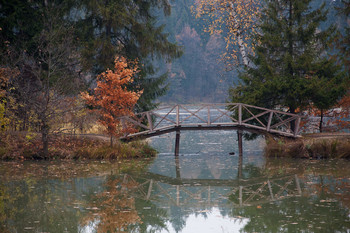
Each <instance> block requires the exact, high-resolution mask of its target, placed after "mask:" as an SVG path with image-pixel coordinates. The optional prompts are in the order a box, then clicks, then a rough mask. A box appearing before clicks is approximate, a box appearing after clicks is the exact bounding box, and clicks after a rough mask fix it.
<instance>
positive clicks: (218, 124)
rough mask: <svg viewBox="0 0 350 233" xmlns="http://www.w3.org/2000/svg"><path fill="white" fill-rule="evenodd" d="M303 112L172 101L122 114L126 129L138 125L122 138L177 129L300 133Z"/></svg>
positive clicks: (154, 134) (282, 133) (291, 134)
mask: <svg viewBox="0 0 350 233" xmlns="http://www.w3.org/2000/svg"><path fill="white" fill-rule="evenodd" d="M300 120H301V116H299V115H297V114H291V113H287V112H282V111H277V110H272V109H266V108H261V107H256V106H252V105H247V104H242V103H227V104H197V105H173V106H169V107H162V108H159V109H156V110H152V111H148V112H142V113H138V114H136V115H135V116H133V117H130V116H125V117H122V118H121V122H122V125H123V129H124V130H125V131H127V128H128V127H133V128H138V129H139V132H137V133H133V134H125V135H124V136H123V137H122V139H124V140H125V139H133V138H135V137H152V136H156V135H160V134H164V133H168V132H171V131H175V130H179V129H180V130H217V129H241V130H247V131H255V132H259V133H263V134H264V133H269V134H276V135H279V136H284V137H292V138H295V137H299V125H300Z"/></svg>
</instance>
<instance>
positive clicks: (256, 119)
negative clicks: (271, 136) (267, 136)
mask: <svg viewBox="0 0 350 233" xmlns="http://www.w3.org/2000/svg"><path fill="white" fill-rule="evenodd" d="M243 107H244V109H245V110H247V111H248V112H249V113H250V114H251V115H252V116H253V118H254V117H255V115H254V114H253V113H252V112H251V111H250V110H249V109H248V108H247V107H245V106H243ZM255 119H256V120H257V121H258V122H259V123H260V124H261V125H262V126H263V127H265V128H266V125H265V124H263V123H262V122H261V121H260V120H259V118H256V117H255ZM244 122H245V121H243V123H244Z"/></svg>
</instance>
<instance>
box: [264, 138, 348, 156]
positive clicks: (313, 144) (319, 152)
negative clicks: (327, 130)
mask: <svg viewBox="0 0 350 233" xmlns="http://www.w3.org/2000/svg"><path fill="white" fill-rule="evenodd" d="M265 155H266V156H267V157H289V158H312V159H321V158H324V159H328V158H344V159H350V139H349V138H346V137H344V138H312V139H311V138H305V139H297V140H288V139H278V140H274V139H272V138H268V139H267V143H266V147H265Z"/></svg>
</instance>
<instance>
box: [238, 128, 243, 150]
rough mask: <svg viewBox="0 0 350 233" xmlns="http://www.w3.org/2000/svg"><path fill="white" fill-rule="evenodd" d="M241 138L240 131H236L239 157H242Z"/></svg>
mask: <svg viewBox="0 0 350 233" xmlns="http://www.w3.org/2000/svg"><path fill="white" fill-rule="evenodd" d="M242 136H243V133H242V130H237V138H238V149H239V156H243V139H242Z"/></svg>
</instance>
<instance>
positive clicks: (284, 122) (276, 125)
mask: <svg viewBox="0 0 350 233" xmlns="http://www.w3.org/2000/svg"><path fill="white" fill-rule="evenodd" d="M297 118H298V116H296V117H295V116H294V117H291V118H287V119H285V120H284V121H282V122H279V123H277V124H274V125H273V126H271V128H272V129H273V128H277V127H279V126H281V125H286V123H288V122H291V121H294V120H295V119H297ZM286 126H287V125H286ZM287 128H288V129H290V127H288V126H287Z"/></svg>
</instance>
